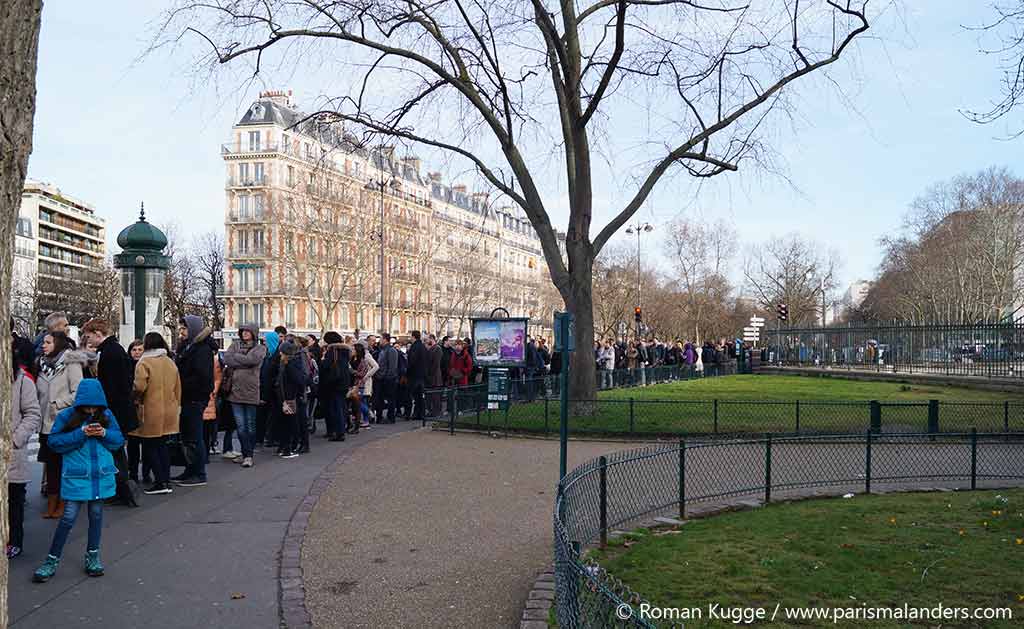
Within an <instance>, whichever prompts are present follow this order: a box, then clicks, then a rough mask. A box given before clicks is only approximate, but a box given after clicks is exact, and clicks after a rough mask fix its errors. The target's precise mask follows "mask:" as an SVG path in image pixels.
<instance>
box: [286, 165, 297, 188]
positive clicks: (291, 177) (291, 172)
mask: <svg viewBox="0 0 1024 629" xmlns="http://www.w3.org/2000/svg"><path fill="white" fill-rule="evenodd" d="M294 185H295V167H294V166H289V167H288V186H289V187H292V186H294Z"/></svg>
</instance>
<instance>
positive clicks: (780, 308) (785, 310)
mask: <svg viewBox="0 0 1024 629" xmlns="http://www.w3.org/2000/svg"><path fill="white" fill-rule="evenodd" d="M775 312H776V313H777V314H778V319H779V321H787V320H788V319H789V306H787V305H786V304H779V305H777V306H776V307H775Z"/></svg>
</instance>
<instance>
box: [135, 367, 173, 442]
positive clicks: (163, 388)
mask: <svg viewBox="0 0 1024 629" xmlns="http://www.w3.org/2000/svg"><path fill="white" fill-rule="evenodd" d="M133 395H134V397H135V409H136V410H137V411H138V414H139V428H138V430H136V431H135V432H132V433H130V434H131V435H132V436H134V437H146V438H152V437H163V436H165V435H173V434H174V433H176V432H178V418H179V415H180V413H181V378H180V377H179V376H178V367H177V366H175V364H174V361H173V360H171V359H170V358H168V357H167V352H166V351H165V350H162V349H150V350H146V351H145V352H144V353H143V354H142V358H140V359H139V364H137V365H135V389H134V391H133Z"/></svg>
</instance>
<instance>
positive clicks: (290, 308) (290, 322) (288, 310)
mask: <svg viewBox="0 0 1024 629" xmlns="http://www.w3.org/2000/svg"><path fill="white" fill-rule="evenodd" d="M284 319H285V325H286V326H288V327H289V328H294V327H295V304H288V305H287V306H285V307H284Z"/></svg>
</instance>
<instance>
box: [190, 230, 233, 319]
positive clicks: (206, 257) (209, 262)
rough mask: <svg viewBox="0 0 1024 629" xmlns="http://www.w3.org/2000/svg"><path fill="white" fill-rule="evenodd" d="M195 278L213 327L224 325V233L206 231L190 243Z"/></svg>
mask: <svg viewBox="0 0 1024 629" xmlns="http://www.w3.org/2000/svg"><path fill="white" fill-rule="evenodd" d="M191 249H192V258H193V260H194V266H195V278H196V280H198V282H199V285H200V286H201V287H202V299H203V302H204V303H205V304H206V306H207V307H208V308H209V311H210V316H209V319H210V321H211V322H212V324H213V329H215V330H220V329H222V328H223V327H224V286H225V283H224V267H225V264H226V259H225V249H224V234H222V233H220V232H207V233H205V234H202V235H200V236H198V237H196V238H195V240H194V241H193V243H192V247H191Z"/></svg>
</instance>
